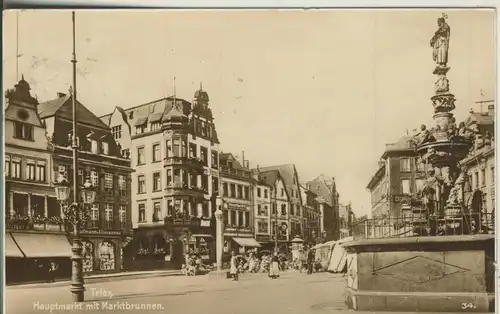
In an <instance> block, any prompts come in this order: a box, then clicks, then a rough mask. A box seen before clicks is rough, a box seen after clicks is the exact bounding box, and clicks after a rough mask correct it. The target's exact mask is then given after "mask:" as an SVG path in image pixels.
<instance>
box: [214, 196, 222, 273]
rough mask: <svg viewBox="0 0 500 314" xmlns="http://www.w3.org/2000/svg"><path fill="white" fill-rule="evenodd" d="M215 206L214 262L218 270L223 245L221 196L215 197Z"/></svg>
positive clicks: (220, 265) (220, 268) (220, 264)
mask: <svg viewBox="0 0 500 314" xmlns="http://www.w3.org/2000/svg"><path fill="white" fill-rule="evenodd" d="M215 202H216V206H217V209H216V210H215V213H214V214H215V220H216V226H215V229H216V230H215V232H216V233H215V253H216V257H215V258H216V263H217V270H218V271H220V270H222V250H223V246H224V242H223V241H224V235H223V231H224V228H223V225H222V216H223V213H222V209H221V207H222V197H219V196H218V197H217V199H216V201H215Z"/></svg>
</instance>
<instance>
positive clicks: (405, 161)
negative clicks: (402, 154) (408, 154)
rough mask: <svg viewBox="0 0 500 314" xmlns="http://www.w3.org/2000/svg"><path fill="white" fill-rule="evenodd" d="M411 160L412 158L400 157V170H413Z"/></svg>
mask: <svg viewBox="0 0 500 314" xmlns="http://www.w3.org/2000/svg"><path fill="white" fill-rule="evenodd" d="M410 161H411V159H410V158H401V159H400V166H401V167H400V170H401V171H404V172H410V171H411V168H410Z"/></svg>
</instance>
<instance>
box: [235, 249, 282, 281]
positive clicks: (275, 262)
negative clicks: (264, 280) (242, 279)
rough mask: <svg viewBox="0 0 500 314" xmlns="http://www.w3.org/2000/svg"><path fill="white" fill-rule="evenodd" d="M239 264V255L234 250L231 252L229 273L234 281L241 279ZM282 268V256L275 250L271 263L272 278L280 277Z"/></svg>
mask: <svg viewBox="0 0 500 314" xmlns="http://www.w3.org/2000/svg"><path fill="white" fill-rule="evenodd" d="M239 265H240V262H239V257H238V256H237V255H236V253H235V252H234V251H233V252H231V261H230V268H229V273H230V275H231V277H232V278H233V280H234V281H238V280H239V273H240V267H239ZM281 268H282V267H281V265H280V258H279V256H278V253H277V252H274V254H273V256H272V257H271V263H270V265H269V277H270V278H271V279H276V278H278V277H279V276H280V270H281Z"/></svg>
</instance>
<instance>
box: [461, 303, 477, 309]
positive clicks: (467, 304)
mask: <svg viewBox="0 0 500 314" xmlns="http://www.w3.org/2000/svg"><path fill="white" fill-rule="evenodd" d="M475 308H476V307H475V306H474V305H473V304H472V303H462V310H466V309H475Z"/></svg>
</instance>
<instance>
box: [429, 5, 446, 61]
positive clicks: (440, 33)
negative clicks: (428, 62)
mask: <svg viewBox="0 0 500 314" xmlns="http://www.w3.org/2000/svg"><path fill="white" fill-rule="evenodd" d="M446 18H447V16H446V14H443V16H442V17H440V18H438V20H437V23H438V29H437V31H436V32H435V33H434V36H432V38H431V41H430V44H431V47H432V48H433V52H432V59H433V60H434V61H435V62H436V63H437V64H438V66H439V67H441V68H446V65H447V64H448V48H449V46H450V26H449V25H448V24H447V23H446Z"/></svg>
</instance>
